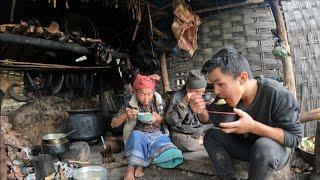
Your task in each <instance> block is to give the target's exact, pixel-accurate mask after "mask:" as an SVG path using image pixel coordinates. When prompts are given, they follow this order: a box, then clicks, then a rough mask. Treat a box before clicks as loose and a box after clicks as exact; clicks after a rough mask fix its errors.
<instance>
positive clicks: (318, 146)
mask: <svg viewBox="0 0 320 180" xmlns="http://www.w3.org/2000/svg"><path fill="white" fill-rule="evenodd" d="M314 173H315V174H316V175H317V176H320V122H319V121H318V122H317V131H316V139H315V149H314Z"/></svg>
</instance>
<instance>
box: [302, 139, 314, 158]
mask: <svg viewBox="0 0 320 180" xmlns="http://www.w3.org/2000/svg"><path fill="white" fill-rule="evenodd" d="M299 148H300V149H302V150H304V151H306V152H308V153H312V154H313V153H314V148H315V136H312V137H304V138H302V141H301V143H300V145H299Z"/></svg>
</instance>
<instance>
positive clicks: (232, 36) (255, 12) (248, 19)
mask: <svg viewBox="0 0 320 180" xmlns="http://www.w3.org/2000/svg"><path fill="white" fill-rule="evenodd" d="M201 21H202V22H203V23H202V24H201V26H200V29H199V33H198V47H199V50H197V51H196V53H195V56H194V57H193V58H191V59H189V60H187V61H185V62H183V63H185V65H182V64H180V63H177V62H176V61H178V60H177V59H175V60H170V61H169V65H168V66H169V78H170V83H171V89H173V90H176V89H178V88H180V87H181V86H182V85H183V84H179V85H177V84H176V83H177V79H183V78H185V76H186V75H187V73H188V71H189V70H191V69H190V68H198V69H200V68H201V67H202V65H203V63H204V62H205V61H206V60H208V59H209V58H210V57H211V56H212V55H213V54H214V53H215V52H217V51H218V50H219V49H220V48H222V47H225V46H229V47H234V48H236V49H237V50H238V51H241V52H243V53H244V54H245V55H246V57H247V59H248V61H249V63H250V66H251V69H252V71H253V73H254V75H260V74H264V75H266V76H268V77H277V76H279V75H280V76H281V72H280V69H282V64H281V62H280V61H277V60H276V59H274V57H273V55H272V53H271V51H272V48H273V44H274V42H273V36H272V34H271V32H270V30H271V29H274V28H275V22H274V18H273V15H272V12H271V10H270V7H269V6H268V5H266V4H262V5H258V6H246V7H240V8H234V9H228V10H224V11H220V12H218V13H212V14H210V15H209V16H206V17H201ZM184 68H185V69H184ZM182 71H184V72H185V73H184V75H176V74H177V73H176V72H182Z"/></svg>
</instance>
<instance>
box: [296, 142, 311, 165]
mask: <svg viewBox="0 0 320 180" xmlns="http://www.w3.org/2000/svg"><path fill="white" fill-rule="evenodd" d="M298 150H299V153H300V155H301V157H302V159H303V160H305V161H306V162H307V163H309V164H311V165H313V166H314V153H310V152H308V151H305V150H303V149H301V148H300V147H298Z"/></svg>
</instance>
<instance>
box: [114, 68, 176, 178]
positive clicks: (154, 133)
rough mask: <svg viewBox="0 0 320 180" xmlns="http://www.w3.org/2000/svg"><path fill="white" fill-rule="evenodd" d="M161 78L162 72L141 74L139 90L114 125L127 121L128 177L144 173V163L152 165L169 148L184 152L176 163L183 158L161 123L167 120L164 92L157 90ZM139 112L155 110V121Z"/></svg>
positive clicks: (126, 104)
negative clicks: (161, 94)
mask: <svg viewBox="0 0 320 180" xmlns="http://www.w3.org/2000/svg"><path fill="white" fill-rule="evenodd" d="M159 79H160V77H159V76H158V75H150V76H144V75H140V74H138V75H137V76H136V78H135V80H134V83H133V89H134V91H135V92H134V94H133V95H132V97H131V99H130V101H129V102H128V103H125V105H124V106H123V107H122V108H121V109H120V110H119V112H118V114H117V115H116V116H115V117H114V118H113V119H112V123H111V126H112V127H118V126H120V125H121V124H123V123H124V122H125V125H124V130H123V140H124V143H125V151H126V156H127V160H128V169H127V173H126V175H125V178H124V179H125V180H134V179H135V177H141V176H143V175H144V173H143V167H147V166H149V165H150V164H151V162H152V161H154V159H155V158H157V157H159V156H160V154H161V153H163V152H165V151H167V152H169V151H168V150H169V149H170V150H171V151H170V152H174V153H175V154H177V152H178V154H179V152H180V156H181V159H179V158H178V160H177V159H173V161H172V162H173V163H174V165H173V166H176V165H178V164H180V163H181V162H182V154H181V151H180V150H178V149H177V148H176V147H175V146H174V145H173V144H172V142H171V140H170V138H169V136H168V135H166V134H163V133H162V132H161V124H162V123H163V122H164V118H163V113H164V112H163V103H162V98H161V96H160V94H158V93H157V92H155V86H156V81H158V80H159ZM139 112H147V113H151V114H152V121H151V122H148V123H146V122H142V121H140V120H139V119H138V118H137V115H138V113H139ZM172 149H174V150H175V151H172ZM166 154H168V153H166ZM171 154H172V153H171ZM171 154H170V155H171ZM173 157H174V156H173ZM176 157H177V156H176ZM165 159H168V157H166V158H165ZM171 165H172V164H171ZM173 166H171V167H173Z"/></svg>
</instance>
